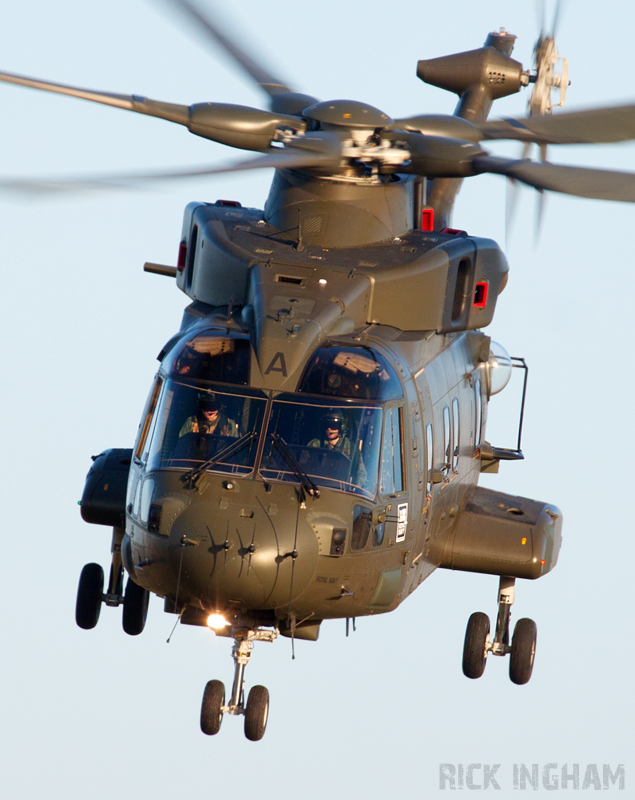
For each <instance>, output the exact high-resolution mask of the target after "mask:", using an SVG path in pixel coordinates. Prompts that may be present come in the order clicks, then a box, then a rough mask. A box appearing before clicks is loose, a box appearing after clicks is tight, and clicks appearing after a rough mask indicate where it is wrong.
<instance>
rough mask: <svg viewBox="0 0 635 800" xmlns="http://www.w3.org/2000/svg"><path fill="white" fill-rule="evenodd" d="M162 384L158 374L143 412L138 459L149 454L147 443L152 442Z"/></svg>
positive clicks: (136, 455) (137, 447) (136, 453)
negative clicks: (152, 427)
mask: <svg viewBox="0 0 635 800" xmlns="http://www.w3.org/2000/svg"><path fill="white" fill-rule="evenodd" d="M162 386H163V379H162V378H160V377H158V376H157V377H156V378H155V381H154V385H153V386H152V389H150V396H149V397H148V401H147V403H146V407H145V410H144V412H143V417H142V418H141V424H140V426H139V441H138V442H137V446H136V448H135V458H136V459H137V460H145V458H146V457H147V455H148V452H147V448H146V444H148V445H149V443H150V438H151V437H150V436H149V433H150V428H151V426H152V422H153V420H154V412H155V410H156V407H157V402H158V400H159V395H160V394H161V387H162Z"/></svg>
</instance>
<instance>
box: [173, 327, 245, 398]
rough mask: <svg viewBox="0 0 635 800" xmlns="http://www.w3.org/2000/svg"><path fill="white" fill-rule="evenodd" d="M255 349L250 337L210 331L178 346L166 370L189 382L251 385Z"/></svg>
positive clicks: (207, 330) (201, 333)
mask: <svg viewBox="0 0 635 800" xmlns="http://www.w3.org/2000/svg"><path fill="white" fill-rule="evenodd" d="M250 353H251V348H250V345H249V339H248V338H247V337H243V338H239V337H236V336H227V335H226V333H225V331H219V330H215V329H206V330H203V331H199V332H198V333H196V335H194V336H191V337H190V338H189V339H187V340H186V341H185V342H183V341H182V342H180V343H179V344H178V345H176V346H175V348H174V351H172V352H170V353H169V355H168V356H167V357H166V360H165V363H164V365H163V366H164V369H165V370H166V371H167V372H169V373H172V374H173V375H175V376H181V377H182V378H188V379H189V380H196V381H199V380H204V381H220V382H222V383H232V384H234V385H240V386H247V384H248V383H249V367H250Z"/></svg>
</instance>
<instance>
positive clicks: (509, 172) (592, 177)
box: [472, 156, 635, 203]
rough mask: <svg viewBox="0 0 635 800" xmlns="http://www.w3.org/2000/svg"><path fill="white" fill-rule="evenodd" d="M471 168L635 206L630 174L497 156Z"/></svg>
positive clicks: (477, 161)
mask: <svg viewBox="0 0 635 800" xmlns="http://www.w3.org/2000/svg"><path fill="white" fill-rule="evenodd" d="M472 168H473V170H474V172H475V173H476V174H479V173H495V174H498V175H506V176H507V177H509V178H515V179H516V180H518V181H520V182H521V183H526V184H527V185H528V186H533V187H534V188H536V189H547V190H549V191H551V192H561V193H562V194H572V195H576V196H578V197H591V198H594V199H596V200H616V201H621V202H625V203H635V173H631V172H614V171H612V170H604V169H587V168H586V167H567V166H561V165H559V164H550V163H544V164H543V163H538V162H535V161H517V160H514V159H511V158H499V157H498V156H479V157H477V158H475V159H474V160H473V161H472Z"/></svg>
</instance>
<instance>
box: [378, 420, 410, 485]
mask: <svg viewBox="0 0 635 800" xmlns="http://www.w3.org/2000/svg"><path fill="white" fill-rule="evenodd" d="M402 442H403V413H402V409H401V408H389V409H387V411H386V415H385V423H384V441H383V449H382V457H381V483H380V487H379V492H380V494H388V495H391V494H397V493H398V492H403V490H404V460H403V447H402Z"/></svg>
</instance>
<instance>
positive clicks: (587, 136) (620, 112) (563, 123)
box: [478, 105, 635, 144]
mask: <svg viewBox="0 0 635 800" xmlns="http://www.w3.org/2000/svg"><path fill="white" fill-rule="evenodd" d="M478 127H479V128H480V130H481V132H482V133H483V139H517V140H518V141H521V142H536V143H537V144H606V143H608V142H626V141H630V140H632V139H635V105H629V106H615V107H613V108H590V109H588V110H585V111H572V112H563V113H562V114H546V115H544V116H541V115H535V116H532V117H526V118H524V119H496V120H491V121H487V122H484V123H481V124H480V125H478Z"/></svg>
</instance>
